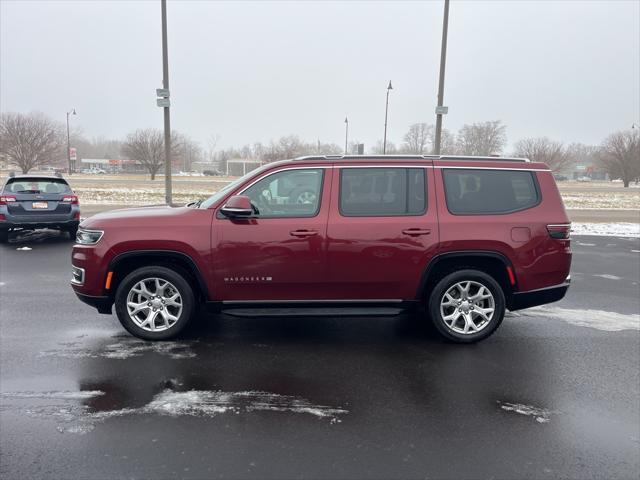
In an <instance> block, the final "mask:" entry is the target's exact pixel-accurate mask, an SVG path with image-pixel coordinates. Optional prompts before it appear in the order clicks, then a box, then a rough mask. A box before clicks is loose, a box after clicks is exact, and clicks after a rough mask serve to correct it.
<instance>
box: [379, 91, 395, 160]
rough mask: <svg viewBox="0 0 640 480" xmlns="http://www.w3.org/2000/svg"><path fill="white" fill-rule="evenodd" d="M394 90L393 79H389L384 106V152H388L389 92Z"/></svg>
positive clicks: (384, 153)
mask: <svg viewBox="0 0 640 480" xmlns="http://www.w3.org/2000/svg"><path fill="white" fill-rule="evenodd" d="M391 90H393V87H392V86H391V80H389V86H388V87H387V103H386V105H385V107H384V140H383V141H382V154H383V155H386V154H387V118H388V115H389V92H390V91H391Z"/></svg>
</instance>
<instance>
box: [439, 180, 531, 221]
mask: <svg viewBox="0 0 640 480" xmlns="http://www.w3.org/2000/svg"><path fill="white" fill-rule="evenodd" d="M443 175H444V185H445V192H446V197H447V207H448V209H449V211H450V212H451V213H454V214H478V213H479V214H492V213H508V212H515V211H517V210H523V209H525V208H530V207H533V206H535V205H537V204H538V201H539V195H538V189H537V188H536V182H535V179H534V174H533V172H523V171H514V170H475V169H469V170H465V169H459V170H458V169H444V170H443Z"/></svg>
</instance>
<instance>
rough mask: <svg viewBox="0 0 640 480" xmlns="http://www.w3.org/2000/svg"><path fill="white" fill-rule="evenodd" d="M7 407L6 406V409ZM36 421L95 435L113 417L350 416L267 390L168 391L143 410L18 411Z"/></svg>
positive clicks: (20, 395)
mask: <svg viewBox="0 0 640 480" xmlns="http://www.w3.org/2000/svg"><path fill="white" fill-rule="evenodd" d="M99 395H104V392H100V391H86V392H7V393H3V394H2V396H3V397H6V398H17V399H48V400H60V401H65V402H66V401H68V400H87V399H90V398H93V397H95V396H99ZM4 407H6V405H5V406H4ZM18 410H22V411H23V412H24V413H25V414H26V415H28V416H31V417H34V418H43V419H46V418H53V419H55V420H56V421H57V422H58V426H57V427H56V428H57V430H58V431H59V432H61V433H75V434H85V433H89V432H91V431H92V430H93V429H94V428H95V426H96V424H98V423H102V422H104V421H106V420H107V419H110V418H116V417H124V416H130V415H163V416H171V417H178V416H192V417H214V416H217V415H221V414H224V413H233V414H237V415H239V414H242V413H249V412H256V411H271V412H285V413H287V412H288V413H296V414H307V415H313V416H314V417H318V418H326V419H329V420H330V422H331V423H339V422H340V421H341V420H340V419H339V418H338V416H339V415H344V414H346V413H349V412H348V410H345V409H342V408H334V407H328V406H326V405H316V404H313V403H311V402H310V401H309V400H306V399H304V398H301V397H296V396H292V395H280V394H277V393H271V392H264V391H244V392H224V391H211V390H189V391H184V392H176V391H173V390H171V389H166V390H164V391H162V392H160V393H159V394H157V395H155V396H154V397H153V399H152V400H151V402H149V403H148V404H146V405H144V406H142V407H139V408H121V409H117V410H105V411H98V412H96V411H91V409H90V407H89V406H87V405H78V404H69V403H64V404H62V405H35V406H30V407H27V408H18Z"/></svg>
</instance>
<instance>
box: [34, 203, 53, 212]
mask: <svg viewBox="0 0 640 480" xmlns="http://www.w3.org/2000/svg"><path fill="white" fill-rule="evenodd" d="M31 208H33V209H34V210H42V209H47V208H49V202H33V203H32V204H31Z"/></svg>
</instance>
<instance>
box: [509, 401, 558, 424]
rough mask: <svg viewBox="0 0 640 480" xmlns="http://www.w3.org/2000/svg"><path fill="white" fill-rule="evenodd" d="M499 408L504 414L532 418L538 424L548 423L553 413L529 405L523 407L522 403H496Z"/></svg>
mask: <svg viewBox="0 0 640 480" xmlns="http://www.w3.org/2000/svg"><path fill="white" fill-rule="evenodd" d="M498 405H500V408H501V409H502V410H504V411H506V412H514V413H519V414H520V415H525V416H527V417H534V418H535V419H536V422H538V423H549V420H550V417H551V415H552V414H554V413H558V412H552V411H551V410H547V409H544V408H538V407H533V406H531V405H524V404H522V403H509V402H500V401H498Z"/></svg>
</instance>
